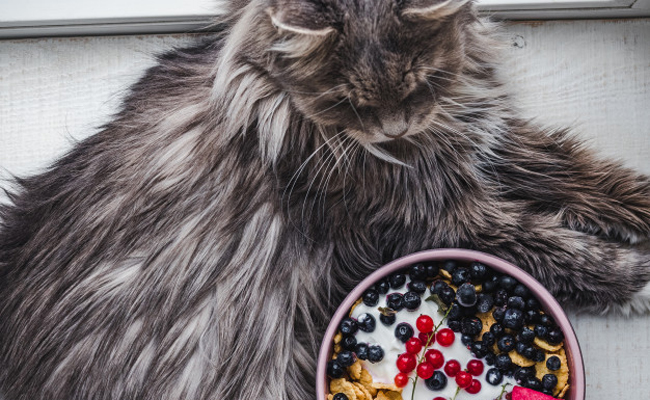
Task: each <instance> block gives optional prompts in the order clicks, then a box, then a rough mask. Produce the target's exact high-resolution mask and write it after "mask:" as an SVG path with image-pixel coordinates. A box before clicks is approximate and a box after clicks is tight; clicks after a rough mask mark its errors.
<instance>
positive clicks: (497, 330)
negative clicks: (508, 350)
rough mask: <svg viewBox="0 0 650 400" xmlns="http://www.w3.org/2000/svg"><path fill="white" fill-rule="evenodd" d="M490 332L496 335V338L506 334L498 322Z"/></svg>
mask: <svg viewBox="0 0 650 400" xmlns="http://www.w3.org/2000/svg"><path fill="white" fill-rule="evenodd" d="M490 332H491V333H492V334H493V335H494V337H495V338H500V337H501V336H503V334H504V333H505V329H503V325H501V324H500V323H498V322H497V323H494V324H492V326H491V327H490Z"/></svg>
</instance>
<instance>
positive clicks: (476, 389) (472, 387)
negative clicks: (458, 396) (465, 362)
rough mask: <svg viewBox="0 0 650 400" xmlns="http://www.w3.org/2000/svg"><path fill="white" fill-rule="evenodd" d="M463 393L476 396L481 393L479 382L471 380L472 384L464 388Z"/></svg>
mask: <svg viewBox="0 0 650 400" xmlns="http://www.w3.org/2000/svg"><path fill="white" fill-rule="evenodd" d="M465 391H466V392H467V393H469V394H476V393H478V392H480V391H481V382H479V381H478V380H476V379H472V382H471V383H470V384H469V386H468V387H466V388H465Z"/></svg>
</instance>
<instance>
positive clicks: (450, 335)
mask: <svg viewBox="0 0 650 400" xmlns="http://www.w3.org/2000/svg"><path fill="white" fill-rule="evenodd" d="M455 338H456V335H455V334H454V331H452V330H451V329H449V328H444V329H441V330H439V331H438V333H437V334H436V340H437V341H438V343H439V344H440V345H441V346H443V347H449V346H451V345H452V344H453V343H454V339H455Z"/></svg>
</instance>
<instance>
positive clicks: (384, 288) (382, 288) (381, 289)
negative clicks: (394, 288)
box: [375, 278, 390, 294]
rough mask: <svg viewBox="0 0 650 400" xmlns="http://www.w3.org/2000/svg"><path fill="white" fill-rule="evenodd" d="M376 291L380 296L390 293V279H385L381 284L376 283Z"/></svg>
mask: <svg viewBox="0 0 650 400" xmlns="http://www.w3.org/2000/svg"><path fill="white" fill-rule="evenodd" d="M375 290H376V291H377V293H379V294H386V293H388V291H389V290H390V284H389V283H388V279H386V278H384V279H382V280H380V281H379V282H377V283H375Z"/></svg>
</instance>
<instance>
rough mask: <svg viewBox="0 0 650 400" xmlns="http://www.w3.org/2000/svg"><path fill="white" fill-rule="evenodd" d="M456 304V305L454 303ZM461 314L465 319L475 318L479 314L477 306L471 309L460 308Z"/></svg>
mask: <svg viewBox="0 0 650 400" xmlns="http://www.w3.org/2000/svg"><path fill="white" fill-rule="evenodd" d="M454 304H456V303H454ZM459 309H460V313H461V314H462V316H463V317H473V316H475V315H476V313H477V312H478V311H477V310H476V305H473V306H471V307H459Z"/></svg>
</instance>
